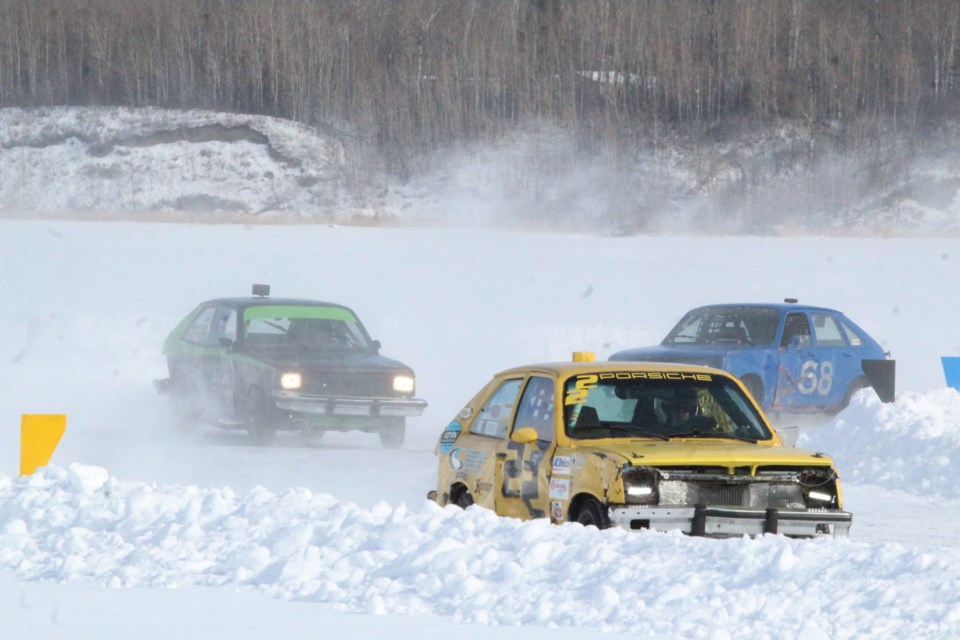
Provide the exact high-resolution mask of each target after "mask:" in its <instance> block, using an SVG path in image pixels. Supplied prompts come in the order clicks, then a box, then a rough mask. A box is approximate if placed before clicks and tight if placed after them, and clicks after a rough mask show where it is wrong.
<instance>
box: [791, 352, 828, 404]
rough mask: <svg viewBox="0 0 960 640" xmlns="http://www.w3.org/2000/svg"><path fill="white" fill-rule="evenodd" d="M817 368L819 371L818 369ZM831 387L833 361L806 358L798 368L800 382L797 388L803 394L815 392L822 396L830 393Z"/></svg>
mask: <svg viewBox="0 0 960 640" xmlns="http://www.w3.org/2000/svg"><path fill="white" fill-rule="evenodd" d="M818 369H819V371H818ZM831 387H833V363H832V362H830V361H829V360H828V361H826V362H820V363H817V362H814V361H813V360H807V361H806V362H804V363H803V366H802V367H801V368H800V384H799V385H797V389H798V390H799V391H800V393H802V394H804V395H810V394H811V393H813V392H817V393H819V394H820V395H822V396H825V395H827V394H828V393H830V388H831Z"/></svg>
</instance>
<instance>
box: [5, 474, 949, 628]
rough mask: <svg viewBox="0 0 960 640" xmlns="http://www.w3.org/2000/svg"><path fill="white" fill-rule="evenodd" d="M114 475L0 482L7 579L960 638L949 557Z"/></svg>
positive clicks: (412, 609) (429, 608)
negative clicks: (602, 527)
mask: <svg viewBox="0 0 960 640" xmlns="http://www.w3.org/2000/svg"><path fill="white" fill-rule="evenodd" d="M102 476H103V473H102V472H96V471H93V470H91V469H80V468H74V469H71V470H70V471H65V470H63V469H62V468H58V467H55V466H50V467H45V468H42V469H41V470H39V471H38V472H37V473H36V474H34V475H33V476H31V477H28V478H19V479H17V480H14V481H11V480H9V479H7V478H2V477H0V567H3V568H5V569H6V570H8V571H11V572H13V573H14V574H15V575H17V576H18V577H20V578H22V579H27V580H57V581H64V582H77V581H94V582H97V583H100V584H102V585H105V586H108V587H142V586H163V587H184V586H202V585H208V586H234V587H243V588H252V589H256V590H259V591H261V592H265V593H268V594H271V595H273V596H275V597H277V598H281V599H285V600H299V601H308V602H323V603H329V604H330V605H332V606H335V607H337V608H339V609H342V610H345V611H356V612H367V613H372V614H386V613H405V614H435V615H442V616H446V617H452V618H453V619H455V620H459V621H466V622H475V623H485V624H493V625H501V624H502V625H513V624H518V623H519V624H533V625H549V626H558V627H588V628H591V629H602V630H606V631H629V632H631V633H636V634H640V635H650V636H654V637H715V638H732V637H750V638H774V637H783V636H785V635H786V636H792V637H800V636H802V637H829V638H860V637H866V636H871V635H875V634H876V633H881V634H882V635H884V636H887V637H894V636H896V635H900V634H905V635H904V637H934V636H937V634H941V635H939V636H938V637H952V636H956V635H957V634H960V615H957V613H956V612H957V611H960V608H958V607H960V594H958V593H957V591H956V589H954V588H953V584H954V582H955V576H956V575H958V573H960V553H957V552H955V551H953V550H946V551H944V552H943V553H937V554H931V553H929V552H926V551H924V550H921V549H906V548H904V547H902V546H900V545H890V544H887V545H876V544H872V545H871V544H865V543H856V542H853V541H851V540H849V539H836V540H834V539H820V540H814V541H798V540H789V539H786V538H783V537H780V536H763V537H760V538H756V539H750V538H740V539H730V540H709V539H702V538H689V537H685V536H682V535H680V534H675V533H667V534H663V533H654V532H627V531H622V530H607V531H598V530H597V529H595V528H593V527H582V526H580V525H578V524H574V523H570V524H566V525H561V526H555V525H551V524H549V523H548V522H547V521H546V520H535V521H531V522H521V521H519V520H515V519H512V518H500V517H497V516H496V515H494V514H493V513H492V512H490V511H487V510H484V509H480V508H478V507H471V508H470V509H467V510H466V511H462V510H460V509H458V508H456V507H448V508H446V509H441V508H440V507H438V506H436V505H434V504H433V503H429V502H424V507H423V508H422V509H421V510H420V511H419V512H418V513H412V512H410V511H408V510H407V509H406V508H405V507H403V506H401V507H397V508H394V507H391V506H389V505H387V504H379V505H376V506H374V507H373V508H371V509H361V508H358V507H356V506H354V505H351V504H347V503H342V502H338V501H336V500H334V499H333V498H332V497H330V496H327V495H316V494H313V493H311V492H310V491H308V490H306V489H294V490H288V491H285V492H283V493H281V494H274V493H271V492H269V491H267V490H265V489H263V488H255V489H253V490H252V491H250V492H248V493H247V494H244V495H236V494H234V492H232V491H231V490H229V489H221V490H217V489H200V488H197V487H192V486H188V487H182V486H156V485H148V484H144V483H137V482H127V481H120V480H117V479H116V478H112V477H110V478H106V479H105V480H104V481H103V482H102V483H101V482H100V480H102V479H103V478H102ZM78 479H82V480H84V481H81V482H77V480H78ZM90 479H95V480H96V481H94V482H87V481H86V480H90Z"/></svg>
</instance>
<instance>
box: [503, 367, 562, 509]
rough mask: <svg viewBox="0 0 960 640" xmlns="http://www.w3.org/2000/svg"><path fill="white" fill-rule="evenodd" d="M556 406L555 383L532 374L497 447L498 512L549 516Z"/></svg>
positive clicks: (544, 377) (550, 379)
mask: <svg viewBox="0 0 960 640" xmlns="http://www.w3.org/2000/svg"><path fill="white" fill-rule="evenodd" d="M556 406H557V402H556V382H555V381H554V380H553V379H552V378H549V377H546V376H541V375H531V376H529V377H528V378H527V380H526V384H525V385H524V387H523V393H522V395H521V397H520V402H519V404H518V405H517V410H516V412H515V414H514V416H515V417H514V420H513V424H512V425H511V429H510V433H509V435H508V437H507V438H506V439H505V440H503V441H502V442H501V443H500V445H499V446H498V448H497V453H496V462H495V466H494V483H493V484H494V492H495V493H494V504H495V507H496V512H497V513H498V514H499V515H502V516H513V517H517V518H524V519H526V518H544V517H547V515H548V509H549V502H550V472H551V460H552V458H553V450H554V448H555V447H556V438H555V416H556V411H555V407H556Z"/></svg>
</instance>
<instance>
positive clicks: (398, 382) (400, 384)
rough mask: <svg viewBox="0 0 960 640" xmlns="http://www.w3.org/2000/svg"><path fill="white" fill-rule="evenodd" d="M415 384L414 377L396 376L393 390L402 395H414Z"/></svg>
mask: <svg viewBox="0 0 960 640" xmlns="http://www.w3.org/2000/svg"><path fill="white" fill-rule="evenodd" d="M414 387H415V382H414V380H413V377H412V376H394V378H393V390H394V391H398V392H400V393H413V389H414Z"/></svg>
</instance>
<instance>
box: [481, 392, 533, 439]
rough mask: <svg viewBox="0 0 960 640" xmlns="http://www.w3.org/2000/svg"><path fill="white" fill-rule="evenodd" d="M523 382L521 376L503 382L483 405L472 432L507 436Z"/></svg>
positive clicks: (499, 436) (501, 436) (500, 436)
mask: <svg viewBox="0 0 960 640" xmlns="http://www.w3.org/2000/svg"><path fill="white" fill-rule="evenodd" d="M521 382H523V380H521V379H520V378H516V379H512V380H506V381H505V382H503V384H501V385H500V387H499V388H497V390H496V391H495V392H494V393H493V395H492V396H490V399H489V400H487V403H486V404H484V405H483V408H482V409H481V410H480V414H479V415H478V416H477V419H476V420H474V421H473V425H472V426H471V427H470V433H475V434H478V435H481V436H492V437H494V438H505V437H507V431H508V430H509V429H510V418H511V417H512V416H513V408H514V407H515V406H516V404H517V394H518V393H519V392H520V383H521Z"/></svg>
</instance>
